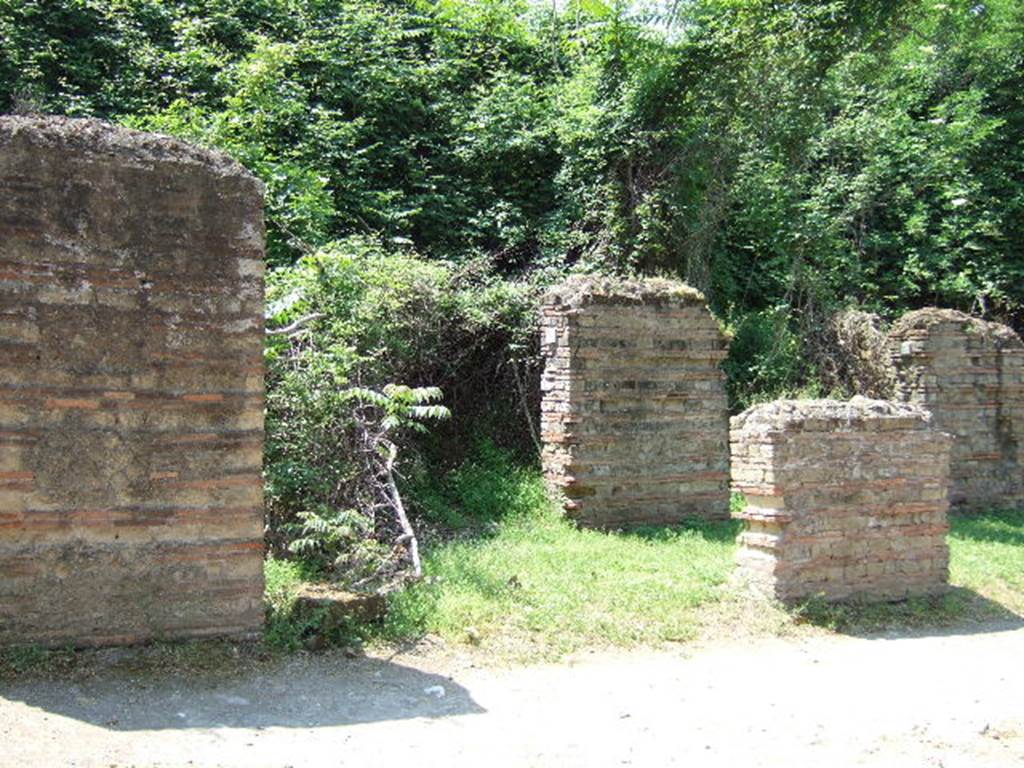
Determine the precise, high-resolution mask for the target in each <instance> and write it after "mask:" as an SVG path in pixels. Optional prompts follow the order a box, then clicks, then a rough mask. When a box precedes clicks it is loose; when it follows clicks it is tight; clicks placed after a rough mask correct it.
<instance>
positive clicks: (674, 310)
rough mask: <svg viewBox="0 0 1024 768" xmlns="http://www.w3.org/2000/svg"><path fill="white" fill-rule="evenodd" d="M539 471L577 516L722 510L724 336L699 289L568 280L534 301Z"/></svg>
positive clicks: (719, 514)
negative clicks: (538, 316) (537, 308)
mask: <svg viewBox="0 0 1024 768" xmlns="http://www.w3.org/2000/svg"><path fill="white" fill-rule="evenodd" d="M542 312H543V314H542V330H541V333H542V334H543V336H542V348H543V353H544V356H545V368H544V374H543V380H542V384H541V387H542V390H543V395H544V399H543V404H542V414H541V420H542V432H543V441H544V452H543V459H544V469H545V473H546V476H547V478H548V480H549V482H551V483H552V484H553V485H554V486H555V487H557V488H559V489H560V490H562V491H563V492H564V494H565V496H566V498H567V511H568V513H569V514H570V515H571V516H572V517H574V518H575V519H577V520H579V521H580V522H581V523H582V524H584V525H588V526H594V527H599V528H617V527H628V526H637V525H644V524H671V523H678V522H680V521H681V520H683V519H685V518H687V517H701V518H725V517H727V516H728V514H729V489H728V462H729V454H728V409H727V402H726V394H725V377H724V375H723V373H722V371H721V369H720V367H719V364H720V363H721V361H722V360H723V358H724V357H725V355H726V349H727V345H728V343H727V340H726V339H725V337H724V336H723V335H722V332H721V331H720V330H719V327H718V323H717V321H716V320H715V318H714V317H713V316H712V315H711V313H710V312H709V311H708V309H707V307H706V305H705V303H704V298H703V296H701V294H700V293H698V292H697V291H695V290H693V289H692V288H689V287H687V286H685V285H682V284H681V283H673V282H670V281H667V280H643V281H614V280H609V279H595V278H575V279H571V280H569V281H568V282H567V283H565V284H564V285H562V286H560V287H558V288H556V289H554V290H552V291H551V292H550V293H549V294H548V296H547V297H546V299H545V301H544V306H543V310H542Z"/></svg>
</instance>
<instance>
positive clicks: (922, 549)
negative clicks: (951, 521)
mask: <svg viewBox="0 0 1024 768" xmlns="http://www.w3.org/2000/svg"><path fill="white" fill-rule="evenodd" d="M730 440H731V446H732V482H733V488H734V489H735V490H737V491H740V492H742V493H743V494H744V495H745V497H746V500H747V506H746V509H745V510H744V512H742V513H741V517H742V518H743V520H744V521H745V530H744V531H743V533H742V534H741V535H740V550H739V553H738V555H737V561H738V563H739V566H740V573H741V574H743V575H744V576H746V577H747V578H749V579H750V580H752V581H753V582H754V583H755V584H758V585H760V586H762V587H763V588H765V590H766V591H768V592H769V593H770V594H772V595H773V596H775V597H777V598H779V599H780V600H785V601H789V600H797V599H802V598H808V597H812V596H822V597H824V598H825V599H829V600H842V599H847V598H857V599H869V600H888V599H900V598H904V597H908V596H911V595H926V594H933V593H936V592H940V591H942V589H943V588H944V587H945V584H946V582H947V579H948V565H949V550H948V547H947V544H946V533H947V531H948V529H949V526H948V523H947V519H946V513H947V510H948V482H949V456H950V443H951V442H952V439H951V437H950V436H949V435H948V434H946V433H944V432H941V431H939V430H937V429H936V428H934V427H933V425H932V423H931V416H930V415H929V414H928V413H927V412H926V411H924V410H922V409H919V408H915V407H913V406H910V405H906V404H901V403H893V402H888V401H883V400H868V399H866V398H861V397H857V398H854V399H853V400H851V401H849V402H841V401H836V400H807V401H800V400H778V401H775V402H773V403H768V404H766V405H761V406H756V407H754V408H751V409H749V410H747V411H745V412H744V413H742V414H740V415H739V416H735V417H733V419H732V423H731V434H730Z"/></svg>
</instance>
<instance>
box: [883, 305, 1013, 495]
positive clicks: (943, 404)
mask: <svg viewBox="0 0 1024 768" xmlns="http://www.w3.org/2000/svg"><path fill="white" fill-rule="evenodd" d="M889 347H890V352H891V355H892V360H893V364H894V366H895V368H896V372H897V378H898V384H897V397H898V398H899V399H900V400H902V401H904V402H908V403H913V404H915V405H920V406H922V407H923V408H926V409H927V410H928V411H930V412H931V413H932V414H933V416H934V418H935V423H936V424H937V425H938V426H939V427H940V428H941V429H944V430H945V431H947V432H950V433H951V434H953V435H954V436H955V438H956V440H955V442H954V443H953V460H952V469H951V483H952V486H951V496H950V498H951V501H952V503H953V504H954V505H956V506H959V507H961V508H963V509H965V510H980V509H985V508H989V507H1015V506H1019V505H1020V504H1022V503H1024V469H1022V466H1021V460H1022V458H1024V455H1022V449H1021V444H1020V443H1021V440H1022V439H1024V344H1022V343H1021V339H1020V337H1019V336H1018V335H1017V334H1016V333H1015V332H1014V331H1013V330H1012V329H1011V328H1008V327H1007V326H1005V325H1000V324H999V323H991V322H986V321H984V320H978V319H976V318H973V317H970V316H968V315H965V314H963V313H961V312H956V311H953V310H945V309H922V310H918V311H916V312H911V313H909V314H907V315H905V316H904V317H903V318H902V319H900V320H899V322H897V323H896V324H895V326H894V327H893V328H892V330H891V331H890V333H889Z"/></svg>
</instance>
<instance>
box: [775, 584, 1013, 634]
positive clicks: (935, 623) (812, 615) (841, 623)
mask: <svg viewBox="0 0 1024 768" xmlns="http://www.w3.org/2000/svg"><path fill="white" fill-rule="evenodd" d="M790 612H791V615H792V616H793V618H794V620H795V621H796V622H797V623H805V624H811V625H813V626H817V627H822V628H824V629H828V630H830V631H833V632H838V633H841V634H844V635H850V636H851V637H861V638H865V639H892V638H897V637H925V636H949V635H972V634H979V633H983V632H984V633H989V632H1001V631H1010V630H1014V629H1020V628H1021V627H1024V617H1022V616H1020V615H1019V614H1017V613H1015V612H1013V611H1011V610H1010V609H1009V608H1007V607H1006V606H1004V605H1002V604H1001V603H998V602H996V601H995V600H991V599H989V598H987V597H984V596H983V595H980V594H979V593H977V592H975V591H974V590H972V589H967V588H966V587H950V588H949V590H948V591H947V592H946V593H945V594H942V595H938V596H934V597H920V598H912V599H910V600H904V601H900V602H894V603H843V604H835V603H826V602H824V601H815V600H809V601H807V602H804V603H802V604H800V605H797V606H794V607H792V608H791V609H790Z"/></svg>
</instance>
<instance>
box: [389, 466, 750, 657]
mask: <svg viewBox="0 0 1024 768" xmlns="http://www.w3.org/2000/svg"><path fill="white" fill-rule="evenodd" d="M448 482H449V485H448V486H447V487H444V488H440V489H435V491H434V492H433V494H432V495H431V497H430V498H429V500H428V501H429V504H430V507H431V509H430V511H431V513H432V514H431V517H432V518H434V519H440V520H443V521H445V522H449V523H450V522H456V523H457V524H458V526H459V527H461V528H466V529H467V530H466V531H465V532H464V533H463V534H462V535H459V536H456V537H455V538H454V539H451V538H450V539H448V540H440V541H434V542H433V544H432V545H431V546H430V547H429V548H428V549H427V552H426V556H425V558H424V572H425V576H426V578H425V579H424V581H423V582H422V583H420V584H417V585H414V586H412V587H410V588H409V589H407V590H405V591H404V592H402V593H400V594H397V595H395V596H394V598H393V600H392V604H391V610H390V612H389V615H388V618H387V619H386V622H385V625H384V627H383V630H382V635H383V637H384V638H385V639H388V640H391V641H401V640H408V639H412V638H415V637H419V636H423V635H426V634H431V635H436V636H439V637H441V638H442V639H444V640H446V641H449V642H469V643H474V644H480V645H483V646H485V647H487V648H488V649H490V650H494V651H495V652H497V653H499V654H500V655H502V656H508V657H511V658H518V659H527V658H537V657H557V656H560V655H563V654H565V653H568V652H571V651H574V650H577V649H580V648H584V647H595V646H632V645H641V644H652V643H657V642H661V641H668V640H687V639H690V638H692V637H694V636H695V634H696V632H697V629H698V627H699V616H698V613H699V611H698V609H699V608H700V607H701V606H702V605H704V604H706V603H708V602H709V601H713V600H715V599H717V596H718V594H719V592H720V589H719V587H720V585H721V584H722V583H723V582H724V581H725V580H726V579H727V578H728V576H729V574H730V572H731V571H732V558H733V551H734V541H735V537H736V534H737V532H738V524H736V523H733V522H719V523H706V522H700V521H694V522H691V523H689V524H687V525H683V526H680V527H677V528H656V529H647V530H638V531H634V532H630V533H603V532H599V531H590V530H579V529H577V528H576V527H575V526H574V525H573V524H572V523H570V522H568V521H566V520H565V519H563V517H562V514H561V512H560V510H558V509H557V508H556V505H555V504H553V503H552V501H551V499H550V498H549V496H548V494H547V492H546V489H545V487H544V482H543V479H542V477H541V474H540V472H539V470H536V469H532V468H524V467H522V466H515V465H514V464H513V463H512V462H511V460H509V459H508V457H507V456H506V455H504V454H502V453H501V452H500V451H497V450H496V449H493V448H487V449H486V450H485V451H483V452H481V453H480V454H478V456H477V457H475V458H474V459H473V460H471V462H469V463H468V464H467V465H466V466H465V467H463V469H461V470H459V471H457V472H455V473H453V474H452V475H451V476H450V478H449V481H448ZM479 499H484V500H486V504H483V503H481V504H478V503H476V502H477V500H479ZM495 500H498V502H499V503H495ZM442 505H449V506H450V507H451V509H449V510H444V509H439V507H442ZM470 526H472V527H470Z"/></svg>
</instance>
